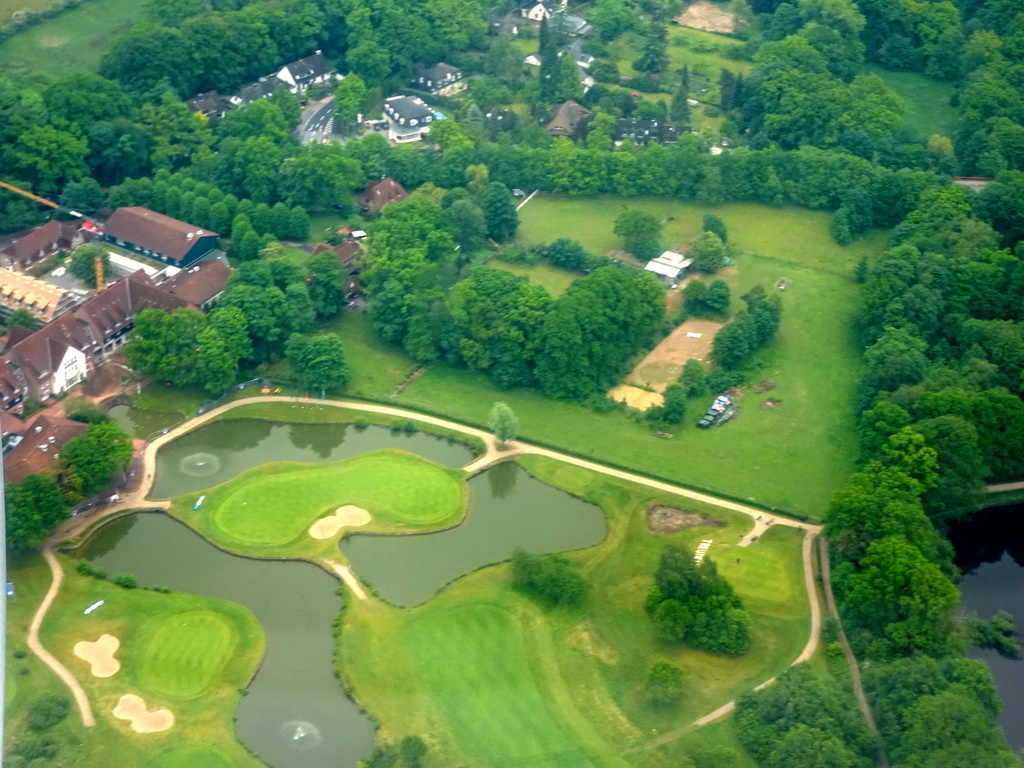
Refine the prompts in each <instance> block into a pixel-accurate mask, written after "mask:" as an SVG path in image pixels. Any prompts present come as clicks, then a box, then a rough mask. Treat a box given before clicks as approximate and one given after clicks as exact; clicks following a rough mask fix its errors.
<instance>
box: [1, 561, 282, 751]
mask: <svg viewBox="0 0 1024 768" xmlns="http://www.w3.org/2000/svg"><path fill="white" fill-rule="evenodd" d="M59 558H60V561H61V564H62V566H63V569H64V573H65V577H64V584H63V586H62V587H61V591H60V593H59V594H58V596H57V599H56V601H55V602H54V605H53V607H52V608H51V609H50V611H49V613H48V614H47V618H46V621H45V622H44V623H43V626H42V628H41V631H40V639H41V640H42V642H43V644H44V645H45V646H46V648H47V649H49V650H50V651H51V652H52V653H53V654H54V656H56V657H57V659H58V660H59V661H60V662H61V663H62V664H64V665H65V666H66V667H67V668H68V669H69V670H70V671H71V672H72V674H73V675H74V676H75V677H76V679H77V680H78V681H79V682H80V683H81V684H82V686H83V687H84V688H85V690H86V693H87V695H88V697H89V700H90V702H91V704H92V708H93V713H94V715H95V717H96V721H97V722H96V726H95V727H94V728H90V729H86V728H84V727H83V726H82V724H81V720H80V718H79V714H78V710H77V709H76V708H75V707H74V706H72V708H71V711H70V713H69V715H68V717H67V718H66V719H65V720H64V721H63V722H62V723H60V724H59V725H58V726H56V727H54V728H53V729H51V730H50V731H47V735H48V736H50V737H52V738H53V740H54V742H55V743H56V744H57V745H58V750H59V751H58V758H57V759H56V760H55V762H54V763H53V764H54V765H57V764H61V765H81V766H101V765H102V766H108V765H109V766H114V765H117V766H121V765H124V766H129V765H131V766H143V768H234V767H243V768H249V767H250V766H252V767H253V768H255V767H256V766H259V765H261V763H260V762H259V761H258V760H256V759H255V758H253V757H251V756H250V755H249V753H248V752H247V751H246V750H245V749H243V748H242V747H241V745H239V744H238V742H237V741H236V740H235V738H234V727H233V715H234V711H235V708H236V706H237V704H238V699H239V697H240V695H241V694H240V691H241V690H242V689H243V688H245V686H246V685H248V682H249V680H250V679H251V678H252V676H253V674H254V673H255V672H256V669H257V667H258V666H259V662H260V659H261V658H262V657H263V652H264V649H265V642H264V636H263V631H262V629H261V628H260V625H259V623H258V622H257V621H256V619H255V617H254V616H253V615H252V614H251V613H250V612H249V611H248V610H247V609H245V608H243V607H241V606H239V605H237V604H235V603H231V602H227V601H224V600H218V599H215V598H210V597H202V596H197V595H189V594H183V593H169V594H163V593H159V592H154V591H150V590H143V589H123V588H122V587H119V586H116V585H114V584H112V583H111V582H110V581H105V580H98V579H95V578H92V577H89V576H84V575H82V574H80V573H78V572H77V571H76V570H75V565H76V563H77V561H76V560H74V559H71V558H67V557H64V556H59ZM111 575H112V574H111ZM9 577H10V578H11V579H12V580H13V581H14V582H15V584H16V585H17V586H16V594H15V597H14V598H13V599H10V600H9V601H8V606H9V622H8V653H9V656H8V669H10V670H12V673H13V677H14V678H15V679H16V681H17V682H16V685H15V686H13V688H12V687H9V688H8V698H7V736H8V741H7V745H8V747H10V746H11V745H12V744H13V743H14V742H15V741H17V740H18V738H19V736H20V734H21V733H23V732H24V730H25V726H24V716H25V713H26V711H27V709H28V707H29V706H30V705H31V703H32V701H33V700H35V699H36V698H37V697H38V696H39V695H40V694H42V693H45V692H49V693H54V694H56V695H58V696H63V697H68V698H69V697H70V694H69V692H68V690H67V688H66V687H65V686H64V684H63V683H62V682H60V680H59V679H58V678H57V677H56V675H54V674H53V672H51V671H50V670H49V669H48V668H46V667H45V666H43V665H42V663H41V662H40V661H39V660H38V659H37V658H36V657H35V656H34V655H32V654H27V655H25V656H23V657H21V658H17V657H16V656H13V654H18V653H19V652H24V650H25V637H26V634H27V631H28V622H29V621H30V619H31V616H32V614H33V613H34V612H35V609H36V607H37V606H38V605H39V601H40V600H41V599H42V595H43V593H44V592H45V591H46V589H47V587H48V586H49V583H50V578H49V568H48V567H47V566H46V564H45V562H44V561H43V559H42V557H40V556H39V555H36V554H32V555H27V556H23V557H19V558H18V559H17V560H16V561H15V562H14V563H12V567H11V570H10V576H9ZM99 600H103V601H104V602H103V605H102V606H101V607H100V608H99V609H97V610H95V611H94V612H92V613H90V614H89V615H87V616H86V615H84V614H83V612H82V611H83V609H84V608H85V607H86V606H89V605H92V604H94V603H95V602H97V601H99ZM183 623H184V624H187V625H189V626H186V627H182V626H181V625H182V624H183ZM179 630H180V631H179ZM105 633H109V634H111V635H114V636H115V637H117V638H118V639H119V640H120V648H119V650H118V651H117V652H116V653H115V657H116V658H117V659H118V660H119V661H120V662H121V668H120V670H119V671H118V672H117V673H116V674H114V675H113V676H112V677H108V678H96V677H93V676H92V675H91V673H90V665H89V664H88V663H86V662H85V661H83V660H82V659H80V658H78V657H77V656H75V655H74V653H73V648H74V645H75V643H77V642H78V641H80V640H90V641H92V640H96V639H97V638H98V637H99V636H100V635H102V634H105ZM22 669H25V670H27V672H25V673H22V672H21V670H22ZM129 692H132V693H136V694H138V695H139V696H141V697H142V698H143V699H145V700H146V702H147V704H148V705H149V707H150V708H153V707H155V706H160V707H166V708H168V709H170V710H171V711H172V712H173V713H174V716H175V725H174V726H173V727H172V728H171V729H170V730H168V731H164V732H161V733H152V734H137V733H134V732H133V731H132V730H131V729H130V728H129V725H128V723H127V722H126V721H124V720H120V719H117V718H115V717H114V716H113V715H112V714H111V710H113V708H114V705H115V704H116V703H117V700H118V699H119V698H120V696H121V695H122V694H124V693H129Z"/></svg>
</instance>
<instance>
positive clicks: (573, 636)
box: [565, 620, 619, 667]
mask: <svg viewBox="0 0 1024 768" xmlns="http://www.w3.org/2000/svg"><path fill="white" fill-rule="evenodd" d="M565 642H566V644H567V645H568V646H569V647H570V648H575V649H576V650H578V651H583V652H584V653H585V654H587V655H589V656H593V657H594V658H595V659H597V660H598V661H600V662H601V663H603V664H606V665H608V666H609V667H614V666H616V665H617V664H618V663H619V652H618V651H616V650H615V649H614V648H612V647H611V646H610V645H608V643H606V642H605V641H604V640H603V639H602V638H601V636H600V635H599V634H598V633H597V630H596V629H595V628H594V624H593V622H592V621H589V620H588V621H584V622H583V623H581V624H577V625H576V626H575V627H573V628H572V629H571V630H569V633H568V634H567V635H566V636H565Z"/></svg>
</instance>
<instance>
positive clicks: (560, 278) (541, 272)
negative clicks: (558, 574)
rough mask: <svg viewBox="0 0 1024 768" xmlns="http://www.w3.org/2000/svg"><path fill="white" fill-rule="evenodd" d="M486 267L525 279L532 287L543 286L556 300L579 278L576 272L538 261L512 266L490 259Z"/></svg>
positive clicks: (505, 262)
mask: <svg viewBox="0 0 1024 768" xmlns="http://www.w3.org/2000/svg"><path fill="white" fill-rule="evenodd" d="M487 266H489V267H493V268H494V269H503V270H505V271H506V272H511V273H512V274H513V275H519V276H520V277H525V278H526V279H527V280H528V281H529V282H531V283H533V284H534V285H540V286H543V287H544V289H545V290H547V292H548V293H550V294H551V296H552V297H553V298H556V299H557V298H558V297H559V296H561V295H562V294H563V293H565V289H566V288H568V287H569V286H570V285H572V283H573V281H575V280H576V278H578V277H581V275H580V274H578V273H576V272H570V271H569V270H567V269H559V268H558V267H555V266H552V265H551V264H549V263H548V262H546V261H538V262H537V263H536V264H512V263H510V262H507V261H502V260H501V259H491V260H490V261H488V262H487Z"/></svg>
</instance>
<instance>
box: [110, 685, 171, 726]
mask: <svg viewBox="0 0 1024 768" xmlns="http://www.w3.org/2000/svg"><path fill="white" fill-rule="evenodd" d="M114 717H119V718H121V719H122V720H130V721H131V723H132V730H133V731H135V732H136V733H159V732H160V731H166V730H167V729H168V728H170V727H171V726H173V725H174V713H173V712H171V710H169V709H163V708H161V709H154V710H153V711H150V710H148V709H146V702H145V700H143V698H142V697H141V696H136V695H135V694H134V693H126V694H125V695H124V696H122V697H121V698H120V699H118V702H117V706H116V707H114Z"/></svg>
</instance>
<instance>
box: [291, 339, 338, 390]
mask: <svg viewBox="0 0 1024 768" xmlns="http://www.w3.org/2000/svg"><path fill="white" fill-rule="evenodd" d="M285 355H286V356H287V358H288V364H289V365H290V366H291V367H292V370H293V371H295V373H296V374H297V375H298V376H299V377H300V378H301V379H302V380H303V381H304V382H305V383H306V386H308V387H309V388H310V389H312V390H314V391H325V390H328V389H333V388H335V387H344V386H345V385H346V384H347V383H348V380H349V378H350V377H351V372H350V371H349V367H348V364H347V363H346V362H345V351H344V349H343V348H342V344H341V339H340V338H338V334H336V333H321V334H318V335H316V336H301V335H299V334H293V335H292V337H291V338H289V339H288V343H287V344H286V345H285Z"/></svg>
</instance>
